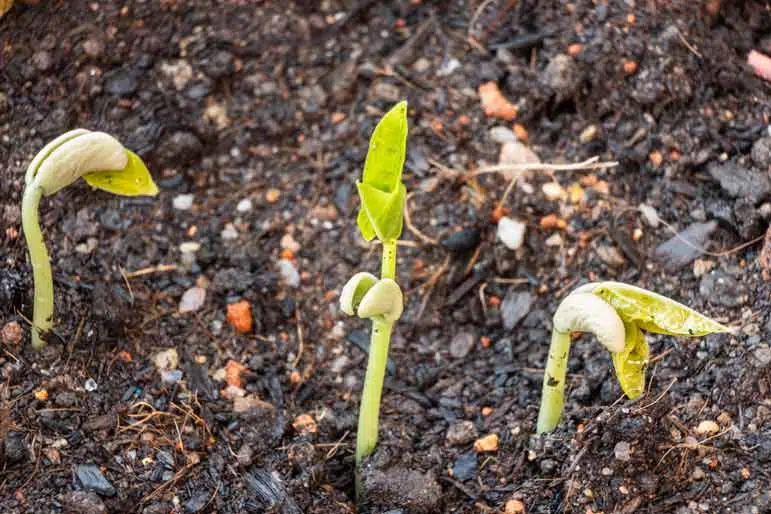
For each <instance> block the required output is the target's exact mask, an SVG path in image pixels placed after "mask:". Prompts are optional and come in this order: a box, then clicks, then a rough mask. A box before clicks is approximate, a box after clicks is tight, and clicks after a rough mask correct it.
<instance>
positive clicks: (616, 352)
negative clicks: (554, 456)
mask: <svg viewBox="0 0 771 514" xmlns="http://www.w3.org/2000/svg"><path fill="white" fill-rule="evenodd" d="M643 330H646V331H648V332H652V333H654V334H664V335H672V336H692V337H696V336H703V335H707V334H712V333H715V332H730V331H731V330H730V329H729V328H728V327H725V326H723V325H721V324H720V323H718V322H716V321H714V320H712V319H710V318H708V317H706V316H704V315H702V314H699V313H698V312H696V311H694V310H693V309H690V308H688V307H686V306H685V305H682V304H680V303H677V302H675V301H674V300H670V299H669V298H667V297H665V296H661V295H659V294H656V293H653V292H651V291H647V290H645V289H641V288H639V287H635V286H630V285H627V284H623V283H620V282H594V283H590V284H586V285H584V286H581V287H579V288H578V289H576V290H575V291H573V292H572V293H571V294H570V295H568V296H567V298H565V299H564V300H563V301H562V303H560V305H559V307H558V308H557V312H556V313H555V314H554V318H553V328H552V335H551V346H550V347H549V357H548V360H547V362H546V372H545V373H544V378H543V392H542V394H541V408H540V411H539V412H538V423H537V426H536V431H537V432H538V433H539V434H542V433H544V432H551V431H552V430H554V428H556V426H557V423H559V420H560V416H561V414H562V406H563V403H564V396H565V375H566V372H567V363H568V352H569V351H570V334H571V333H572V332H591V333H593V334H594V335H595V336H596V337H597V340H598V341H599V342H600V344H602V345H603V346H605V348H607V349H608V350H609V351H610V353H611V357H612V360H613V367H614V368H615V372H616V378H617V379H618V381H619V384H620V385H621V389H622V390H623V391H624V393H625V394H626V396H627V397H629V398H630V399H632V400H634V399H636V398H639V397H640V395H641V394H642V392H643V389H644V387H645V367H646V366H647V364H648V343H647V342H646V340H645V334H643V332H642V331H643Z"/></svg>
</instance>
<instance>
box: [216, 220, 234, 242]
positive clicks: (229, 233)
mask: <svg viewBox="0 0 771 514" xmlns="http://www.w3.org/2000/svg"><path fill="white" fill-rule="evenodd" d="M220 236H221V237H222V239H224V240H226V241H230V240H233V239H238V230H236V227H234V226H233V224H232V223H228V224H227V225H225V228H224V229H222V232H220Z"/></svg>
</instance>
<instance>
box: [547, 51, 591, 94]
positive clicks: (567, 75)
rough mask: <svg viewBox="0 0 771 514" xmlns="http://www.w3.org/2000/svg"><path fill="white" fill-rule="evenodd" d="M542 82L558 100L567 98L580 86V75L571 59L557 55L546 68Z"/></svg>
mask: <svg viewBox="0 0 771 514" xmlns="http://www.w3.org/2000/svg"><path fill="white" fill-rule="evenodd" d="M542 80H543V82H544V83H545V84H546V85H547V86H548V87H550V88H551V89H552V91H554V93H555V94H556V95H557V97H558V98H569V97H570V96H571V95H572V94H573V93H574V92H575V91H576V90H577V89H578V87H579V86H580V85H581V74H580V70H579V69H578V66H577V64H576V62H575V61H574V60H573V58H571V57H569V56H567V55H565V54H557V55H555V56H554V57H552V58H551V60H550V61H549V64H548V65H547V66H546V69H545V70H544V72H543V78H542Z"/></svg>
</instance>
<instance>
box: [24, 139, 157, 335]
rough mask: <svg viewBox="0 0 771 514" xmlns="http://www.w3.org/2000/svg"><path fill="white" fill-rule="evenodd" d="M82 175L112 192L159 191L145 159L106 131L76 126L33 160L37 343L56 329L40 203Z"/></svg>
mask: <svg viewBox="0 0 771 514" xmlns="http://www.w3.org/2000/svg"><path fill="white" fill-rule="evenodd" d="M79 177H83V179H84V180H85V181H86V182H87V183H88V184H89V185H91V186H92V187H95V188H97V189H102V190H105V191H108V192H110V193H114V194H118V195H124V196H137V195H156V194H158V187H157V186H156V185H155V182H153V179H152V177H151V176H150V172H149V171H148V170H147V167H146V166H145V165H144V163H143V162H142V160H141V159H140V158H139V157H138V156H137V155H136V154H134V153H133V152H131V151H129V150H127V149H125V148H124V147H123V145H121V144H120V143H119V142H118V140H117V139H115V138H114V137H112V136H110V135H109V134H105V133H104V132H91V131H89V130H85V129H77V130H71V131H69V132H67V133H65V134H62V135H61V136H59V137H57V138H56V139H54V140H53V141H51V142H50V143H48V144H47V145H46V146H45V147H44V148H43V149H42V150H40V152H38V154H37V155H36V156H35V158H34V159H32V162H31V163H30V165H29V167H28V168H27V173H26V176H25V179H24V181H25V184H26V185H25V189H24V197H23V199H22V205H21V222H22V227H23V228H24V237H25V239H26V240H27V247H28V249H29V257H30V262H31V263H32V276H33V279H34V283H35V292H34V304H33V309H34V310H33V318H32V347H33V348H35V349H39V348H42V347H43V346H45V344H46V342H45V340H44V336H45V333H46V332H48V331H49V330H51V328H52V327H53V316H54V284H53V275H52V272H51V262H50V260H49V258H48V251H47V250H46V245H45V241H44V240H43V233H42V231H41V230H40V220H39V215H38V207H39V205H40V199H41V198H42V197H43V196H50V195H52V194H54V193H55V192H57V191H59V190H60V189H62V188H64V187H67V186H68V185H70V184H72V183H73V182H75V181H76V180H77V179H78V178H79Z"/></svg>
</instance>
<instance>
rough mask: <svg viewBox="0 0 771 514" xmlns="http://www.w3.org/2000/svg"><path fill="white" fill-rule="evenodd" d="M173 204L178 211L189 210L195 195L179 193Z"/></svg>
mask: <svg viewBox="0 0 771 514" xmlns="http://www.w3.org/2000/svg"><path fill="white" fill-rule="evenodd" d="M173 204H174V208H175V209H177V210H178V211H187V210H189V209H190V208H191V207H192V206H193V195H177V196H175V197H174V200H173Z"/></svg>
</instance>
